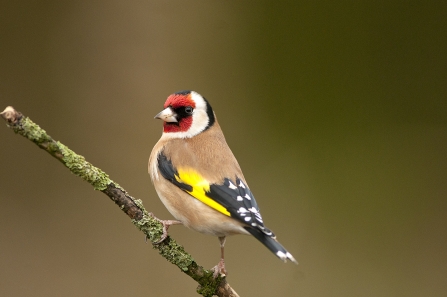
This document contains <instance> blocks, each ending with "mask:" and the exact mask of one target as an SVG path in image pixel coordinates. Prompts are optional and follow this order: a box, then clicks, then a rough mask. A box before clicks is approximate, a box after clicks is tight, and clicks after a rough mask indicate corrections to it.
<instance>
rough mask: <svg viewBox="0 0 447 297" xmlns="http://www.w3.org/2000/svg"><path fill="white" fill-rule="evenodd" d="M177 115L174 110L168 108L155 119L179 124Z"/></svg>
mask: <svg viewBox="0 0 447 297" xmlns="http://www.w3.org/2000/svg"><path fill="white" fill-rule="evenodd" d="M176 116H177V114H176V113H175V112H174V111H173V110H172V108H170V107H167V108H165V109H163V110H162V111H161V112H160V113H159V114H157V115H156V116H155V117H154V119H160V120H163V121H165V122H169V123H177V122H178V121H177V118H176Z"/></svg>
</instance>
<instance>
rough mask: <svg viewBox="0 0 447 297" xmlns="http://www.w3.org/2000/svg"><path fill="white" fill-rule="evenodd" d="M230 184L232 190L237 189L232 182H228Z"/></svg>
mask: <svg viewBox="0 0 447 297" xmlns="http://www.w3.org/2000/svg"><path fill="white" fill-rule="evenodd" d="M228 182H229V183H230V185H229V186H228V187H229V188H230V189H232V190H234V189H237V187H236V186H235V185H233V183H232V182H231V181H228Z"/></svg>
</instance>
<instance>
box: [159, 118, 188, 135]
mask: <svg viewBox="0 0 447 297" xmlns="http://www.w3.org/2000/svg"><path fill="white" fill-rule="evenodd" d="M191 125H192V117H187V118H183V119H181V120H180V122H178V123H167V122H164V123H163V132H166V133H170V132H186V131H188V130H189V128H190V127H191Z"/></svg>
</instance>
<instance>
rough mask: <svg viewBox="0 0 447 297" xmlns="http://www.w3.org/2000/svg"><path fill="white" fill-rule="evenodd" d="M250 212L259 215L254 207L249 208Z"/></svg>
mask: <svg viewBox="0 0 447 297" xmlns="http://www.w3.org/2000/svg"><path fill="white" fill-rule="evenodd" d="M248 210H249V211H251V212H252V213H255V214H257V213H258V211H257V210H256V208H254V207H252V208H249V209H248Z"/></svg>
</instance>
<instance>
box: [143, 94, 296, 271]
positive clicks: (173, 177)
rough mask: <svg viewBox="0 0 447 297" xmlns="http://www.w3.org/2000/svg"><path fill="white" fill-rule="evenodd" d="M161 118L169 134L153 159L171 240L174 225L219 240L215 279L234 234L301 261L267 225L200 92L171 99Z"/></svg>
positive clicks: (151, 168) (151, 170)
mask: <svg viewBox="0 0 447 297" xmlns="http://www.w3.org/2000/svg"><path fill="white" fill-rule="evenodd" d="M163 108H164V109H163V110H162V111H161V112H160V113H158V114H157V115H156V116H155V119H161V120H162V121H163V133H162V136H161V138H160V140H159V141H158V142H157V143H156V144H155V146H154V148H153V149H152V152H151V155H150V157H149V163H148V171H149V175H150V177H151V180H152V183H153V185H154V187H155V190H156V192H157V194H158V196H159V198H160V200H161V201H162V203H163V204H164V205H165V207H166V208H167V209H168V211H169V212H170V213H171V214H172V215H173V216H174V217H175V220H159V219H158V218H157V220H159V221H160V222H161V223H162V224H163V235H162V236H161V239H160V240H159V241H158V242H156V244H158V243H160V242H162V241H163V240H164V239H165V238H166V237H167V231H168V228H169V227H170V226H171V225H177V224H183V225H184V226H186V227H188V228H190V229H193V230H195V231H198V232H200V233H203V234H207V235H212V236H217V237H218V239H219V242H220V248H221V256H220V261H219V262H218V264H217V265H216V266H214V267H213V268H212V271H213V276H214V277H215V278H216V277H217V276H218V275H219V274H220V275H222V276H225V275H227V271H226V268H225V260H224V245H225V241H226V237H227V236H229V235H236V234H245V235H252V236H254V237H255V238H256V239H257V240H259V241H260V242H261V243H262V244H263V245H265V246H266V247H267V248H268V249H269V250H270V251H271V252H273V253H274V254H275V255H276V256H277V257H278V258H280V259H281V260H283V261H284V262H287V261H291V262H294V263H296V264H298V262H297V261H296V260H295V258H294V257H293V256H292V254H291V253H289V252H288V251H287V250H286V249H285V248H284V247H283V246H282V245H281V244H280V243H279V242H278V241H277V239H276V237H275V234H274V233H273V232H272V231H271V230H270V229H268V228H267V227H266V226H265V225H264V221H263V219H262V216H261V213H260V211H259V207H258V204H257V202H256V200H255V197H254V196H253V193H252V192H251V190H250V188H249V187H248V185H247V182H246V180H245V178H244V175H243V174H242V170H241V168H240V166H239V163H238V162H237V160H236V158H235V156H234V155H233V153H232V151H231V149H230V148H229V146H228V144H227V142H226V140H225V137H224V134H223V132H222V129H221V128H220V126H219V123H218V122H217V118H216V114H215V113H214V111H213V109H212V107H211V105H210V104H209V102H208V100H206V99H205V98H204V97H203V96H202V95H200V94H199V93H197V92H195V91H190V90H186V91H180V92H176V93H173V94H171V95H169V96H168V98H167V99H166V102H165V103H164V106H163Z"/></svg>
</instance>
